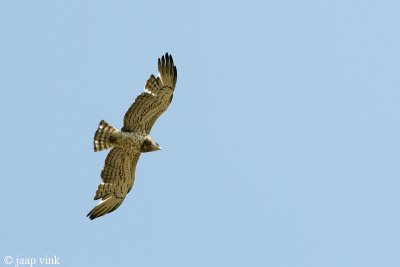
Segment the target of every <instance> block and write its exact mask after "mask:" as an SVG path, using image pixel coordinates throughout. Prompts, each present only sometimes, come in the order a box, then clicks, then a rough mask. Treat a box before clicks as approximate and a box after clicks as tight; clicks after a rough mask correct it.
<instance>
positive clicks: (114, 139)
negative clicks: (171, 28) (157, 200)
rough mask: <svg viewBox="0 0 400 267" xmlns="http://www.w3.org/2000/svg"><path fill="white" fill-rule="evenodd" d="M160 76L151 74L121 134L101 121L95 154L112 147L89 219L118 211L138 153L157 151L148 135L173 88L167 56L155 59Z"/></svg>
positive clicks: (173, 72) (173, 73)
mask: <svg viewBox="0 0 400 267" xmlns="http://www.w3.org/2000/svg"><path fill="white" fill-rule="evenodd" d="M158 71H159V75H158V77H157V78H156V77H155V76H154V75H151V76H150V78H149V79H148V80H147V82H146V85H145V90H144V92H143V93H142V94H140V95H139V96H138V97H137V98H136V100H135V102H134V103H133V104H132V106H131V107H130V108H129V110H128V111H127V112H126V114H125V117H124V126H123V127H122V129H121V131H118V130H116V129H115V128H113V127H112V126H110V125H109V124H108V123H106V122H105V121H103V120H102V121H100V124H99V127H98V129H97V131H96V133H95V136H94V151H95V152H97V151H101V150H103V149H109V148H111V151H110V152H109V153H108V155H107V158H106V160H105V165H104V168H103V170H102V172H101V178H102V179H103V182H102V183H100V185H99V186H98V188H97V191H96V195H95V197H94V199H95V200H97V199H101V201H100V202H99V204H97V206H96V207H94V208H93V209H92V210H91V211H90V212H89V214H88V217H89V218H90V219H92V220H93V219H95V218H97V217H100V216H103V215H105V214H107V213H109V212H112V211H114V210H115V209H117V208H118V207H119V206H120V205H121V203H122V202H123V200H124V199H125V196H126V195H127V194H128V193H129V191H130V190H131V189H132V186H133V183H134V181H135V169H136V164H137V161H138V160H139V157H140V154H141V153H145V152H151V151H157V150H160V149H161V148H160V146H159V145H158V144H157V143H156V142H154V141H153V140H152V138H151V137H150V135H149V133H150V131H151V128H152V127H153V124H154V122H155V121H156V120H157V118H158V117H159V116H160V115H161V114H162V113H163V112H164V111H165V110H166V109H167V108H168V106H169V104H170V103H171V101H172V96H173V92H174V89H175V85H176V79H177V70H176V67H175V66H174V63H173V60H172V57H171V56H169V55H168V53H167V54H166V55H165V58H164V56H163V57H162V58H161V59H158Z"/></svg>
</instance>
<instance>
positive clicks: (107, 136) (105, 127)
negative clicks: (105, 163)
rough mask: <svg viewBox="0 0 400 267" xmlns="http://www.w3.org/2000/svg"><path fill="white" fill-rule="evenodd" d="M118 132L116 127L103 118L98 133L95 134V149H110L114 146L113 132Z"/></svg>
mask: <svg viewBox="0 0 400 267" xmlns="http://www.w3.org/2000/svg"><path fill="white" fill-rule="evenodd" d="M115 132H118V131H117V130H116V129H115V128H114V127H112V126H111V125H109V124H108V123H107V122H105V121H104V120H101V121H100V123H99V127H98V128H97V131H96V133H95V134H94V142H93V146H94V151H95V152H97V151H101V150H103V149H108V148H111V147H112V146H113V144H112V141H113V135H112V134H113V133H115Z"/></svg>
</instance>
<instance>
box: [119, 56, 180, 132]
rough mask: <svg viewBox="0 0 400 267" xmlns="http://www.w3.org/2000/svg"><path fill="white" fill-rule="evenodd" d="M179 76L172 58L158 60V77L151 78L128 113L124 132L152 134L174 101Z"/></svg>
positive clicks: (125, 118)
mask: <svg viewBox="0 0 400 267" xmlns="http://www.w3.org/2000/svg"><path fill="white" fill-rule="evenodd" d="M177 76H178V73H177V70H176V67H175V66H174V61H173V59H172V56H171V55H168V53H166V54H165V57H164V56H162V57H161V59H160V58H159V59H158V77H157V78H156V77H154V75H151V76H150V78H149V79H148V80H147V82H146V85H145V89H144V92H143V93H141V94H140V95H139V96H137V97H136V99H135V102H134V103H133V104H132V106H131V107H130V108H129V110H128V111H127V112H126V114H125V117H124V127H123V128H122V131H123V132H138V133H146V134H149V133H150V131H151V128H152V127H153V124H154V122H155V121H156V120H157V119H158V117H160V115H161V114H162V113H163V112H164V111H166V110H167V108H168V106H169V104H170V103H171V101H172V96H173V93H174V89H175V85H176V79H177Z"/></svg>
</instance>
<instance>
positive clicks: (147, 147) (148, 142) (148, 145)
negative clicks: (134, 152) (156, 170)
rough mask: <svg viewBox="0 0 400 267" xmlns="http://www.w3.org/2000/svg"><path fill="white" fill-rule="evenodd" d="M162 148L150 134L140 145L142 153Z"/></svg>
mask: <svg viewBox="0 0 400 267" xmlns="http://www.w3.org/2000/svg"><path fill="white" fill-rule="evenodd" d="M160 149H161V147H160V145H159V144H158V143H156V142H154V141H153V139H151V137H150V136H149V135H148V136H146V137H145V138H144V140H143V142H142V145H141V146H140V152H142V153H145V152H152V151H157V150H160Z"/></svg>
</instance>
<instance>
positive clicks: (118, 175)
mask: <svg viewBox="0 0 400 267" xmlns="http://www.w3.org/2000/svg"><path fill="white" fill-rule="evenodd" d="M139 157H140V153H133V152H132V150H128V149H123V148H113V149H111V151H110V152H109V153H108V155H107V158H106V161H105V164H104V168H103V171H102V172H101V178H102V179H103V182H102V183H101V184H99V187H98V188H97V191H96V195H95V197H94V199H95V200H97V199H101V201H100V202H99V203H98V204H97V206H96V207H94V208H93V209H92V210H91V211H90V212H89V213H88V215H87V216H88V217H89V218H90V219H92V220H93V219H95V218H97V217H100V216H103V215H104V214H107V213H109V212H112V211H114V210H116V209H117V208H118V207H119V206H120V205H121V203H122V201H124V199H125V196H126V194H128V193H129V191H130V190H131V188H132V186H133V183H134V181H135V169H136V164H137V162H138V160H139Z"/></svg>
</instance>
